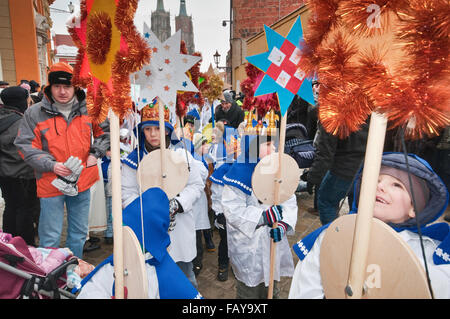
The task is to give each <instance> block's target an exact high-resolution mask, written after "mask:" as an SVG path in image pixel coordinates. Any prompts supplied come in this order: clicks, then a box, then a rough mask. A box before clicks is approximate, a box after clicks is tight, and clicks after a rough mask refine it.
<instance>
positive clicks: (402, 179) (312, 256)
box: [289, 153, 450, 298]
mask: <svg viewBox="0 0 450 319" xmlns="http://www.w3.org/2000/svg"><path fill="white" fill-rule="evenodd" d="M407 160H408V165H407V164H406V160H405V156H404V155H403V154H400V153H386V154H384V155H383V157H382V162H381V169H380V174H379V177H378V184H377V191H376V199H375V205H374V211H373V217H374V218H378V219H379V220H381V221H383V222H385V223H387V224H388V225H389V226H391V227H392V228H393V229H394V230H395V231H396V232H397V233H398V235H400V237H401V238H402V239H403V240H404V241H405V242H406V243H407V244H408V245H409V247H411V249H412V250H413V251H414V253H415V254H416V255H417V257H418V258H419V260H421V261H422V260H423V257H422V250H421V242H422V243H423V246H424V250H425V256H426V262H427V265H428V269H429V277H430V281H431V288H432V291H433V295H434V297H435V298H450V258H449V253H450V236H449V234H450V226H449V225H448V224H447V223H434V222H435V221H436V220H437V219H438V218H439V217H440V216H441V215H442V214H443V212H444V211H445V209H446V207H447V205H448V197H449V194H448V191H447V189H446V187H445V185H444V183H443V182H442V180H441V179H440V178H439V176H438V175H437V174H436V173H434V172H433V170H432V169H431V167H430V165H429V164H428V163H427V162H426V161H424V160H423V159H421V158H419V157H418V156H416V155H413V154H410V155H408V158H407ZM408 166H409V176H408ZM359 174H361V173H359ZM409 177H411V183H410V182H409ZM359 179H360V176H359ZM359 179H358V180H357V183H356V185H355V200H354V201H353V207H352V212H357V204H356V203H357V199H358V194H359ZM412 194H414V202H413V201H412ZM352 212H351V213H352ZM432 223H433V224H432ZM417 225H420V230H421V234H422V239H421V238H420V236H419V234H418V228H417ZM328 226H329V224H327V225H324V226H322V227H321V228H319V229H317V230H315V231H314V232H312V233H311V234H309V235H308V236H306V237H305V238H303V239H302V240H301V241H299V242H298V243H296V244H295V245H294V247H293V249H294V251H295V253H296V254H297V256H298V257H299V259H300V260H299V262H298V264H297V266H296V268H295V273H294V277H293V279H292V283H291V288H290V292H289V298H324V297H326V296H325V295H324V289H323V285H322V279H321V275H320V264H319V256H320V248H321V243H322V240H323V238H324V235H325V231H324V230H326V229H327V227H328Z"/></svg>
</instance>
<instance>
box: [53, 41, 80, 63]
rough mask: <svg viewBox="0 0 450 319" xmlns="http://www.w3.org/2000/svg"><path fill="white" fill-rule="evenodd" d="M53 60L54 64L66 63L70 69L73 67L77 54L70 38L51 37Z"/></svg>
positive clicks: (76, 48)
mask: <svg viewBox="0 0 450 319" xmlns="http://www.w3.org/2000/svg"><path fill="white" fill-rule="evenodd" d="M53 48H54V49H53V60H54V62H55V63H56V62H66V63H67V64H70V65H71V66H72V67H74V66H75V64H76V60H77V54H78V47H77V46H76V45H75V43H73V41H72V37H71V36H70V35H68V34H55V35H53Z"/></svg>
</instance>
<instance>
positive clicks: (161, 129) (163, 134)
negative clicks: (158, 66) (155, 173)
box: [158, 99, 167, 190]
mask: <svg viewBox="0 0 450 319" xmlns="http://www.w3.org/2000/svg"><path fill="white" fill-rule="evenodd" d="M158 107H159V110H158V113H159V142H160V143H159V149H160V150H161V184H160V185H161V189H162V190H165V189H166V188H165V186H166V176H167V172H166V126H165V124H164V105H163V103H162V101H161V100H160V99H158Z"/></svg>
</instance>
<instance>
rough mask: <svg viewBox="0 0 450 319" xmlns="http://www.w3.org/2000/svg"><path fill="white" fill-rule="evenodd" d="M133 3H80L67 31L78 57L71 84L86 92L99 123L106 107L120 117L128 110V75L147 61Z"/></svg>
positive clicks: (105, 0) (124, 0) (132, 0)
mask: <svg viewBox="0 0 450 319" xmlns="http://www.w3.org/2000/svg"><path fill="white" fill-rule="evenodd" d="M137 3H138V1H137V0H130V1H128V0H117V1H115V0H84V1H81V3H80V9H81V12H80V17H79V19H75V18H74V20H73V21H72V22H71V23H70V24H71V25H70V26H69V27H68V31H69V34H70V35H71V37H72V39H73V41H74V43H75V45H76V46H77V47H78V55H77V59H76V65H75V68H74V77H73V84H74V85H78V86H81V87H85V88H87V96H88V98H87V101H88V103H87V107H88V111H89V114H90V115H91V117H92V119H93V120H94V121H95V122H98V123H100V122H103V121H104V120H105V119H106V116H107V114H108V110H109V107H111V108H112V109H113V111H114V112H115V113H116V114H117V115H118V116H119V117H120V118H123V117H124V116H125V115H126V113H128V112H129V111H130V110H131V109H132V101H131V97H130V80H129V74H130V73H132V72H136V71H137V70H139V69H141V68H142V66H143V65H144V64H147V63H149V61H150V56H151V54H150V50H149V48H148V46H147V44H146V43H145V40H144V39H143V38H142V37H141V36H140V35H139V33H138V32H137V30H136V28H135V26H134V22H133V19H134V14H135V12H136V9H137Z"/></svg>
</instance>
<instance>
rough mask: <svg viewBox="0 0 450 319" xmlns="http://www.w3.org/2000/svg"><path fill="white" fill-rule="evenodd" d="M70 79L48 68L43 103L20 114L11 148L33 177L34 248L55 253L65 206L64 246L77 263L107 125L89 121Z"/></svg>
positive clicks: (67, 72) (63, 70) (66, 69)
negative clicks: (36, 211)
mask: <svg viewBox="0 0 450 319" xmlns="http://www.w3.org/2000/svg"><path fill="white" fill-rule="evenodd" d="M72 75H73V69H72V67H71V66H70V65H68V64H66V63H64V62H60V63H56V64H54V65H53V66H52V67H51V68H50V70H49V74H48V83H49V84H48V85H47V86H46V87H45V89H44V98H43V99H42V101H41V102H39V103H37V104H34V105H33V106H32V107H30V108H28V110H27V111H26V112H25V114H24V117H23V119H22V122H21V125H20V128H19V132H18V134H17V137H16V139H15V142H14V143H15V145H16V146H17V147H18V149H19V153H20V154H21V155H22V156H23V158H24V160H25V162H26V163H28V164H29V165H30V166H31V167H33V168H34V170H35V174H36V182H37V195H38V197H39V198H40V204H41V213H40V218H39V229H38V233H39V245H40V246H41V247H59V244H60V237H61V232H62V225H63V219H64V204H66V208H67V224H68V229H67V240H66V246H67V247H68V248H69V249H71V250H72V252H73V253H74V255H76V256H78V257H80V258H82V254H83V246H84V243H85V240H86V237H87V234H88V230H89V205H90V187H91V186H92V185H93V184H94V183H95V182H96V181H97V180H98V178H99V173H98V168H97V158H101V157H103V156H104V155H105V154H106V151H107V150H108V148H109V124H108V122H107V121H105V122H103V123H101V124H99V125H98V124H96V123H94V122H93V121H92V120H91V118H90V117H89V115H88V112H87V108H86V95H85V93H84V91H83V90H81V89H80V88H77V87H74V86H73V85H72Z"/></svg>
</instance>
